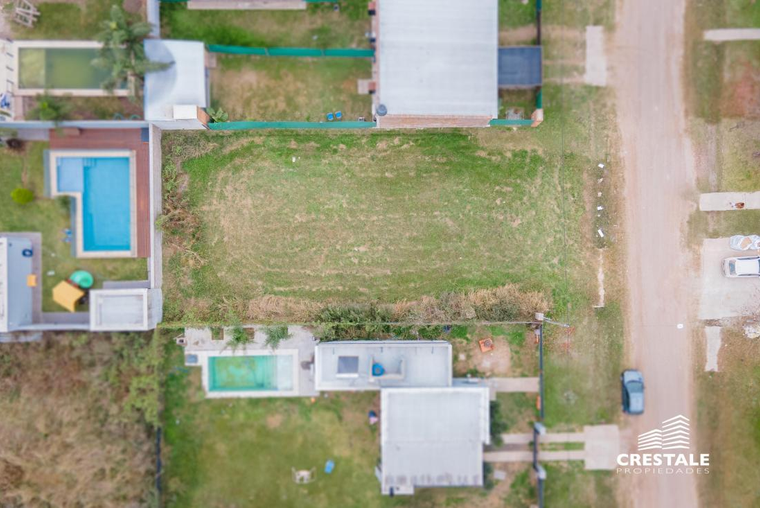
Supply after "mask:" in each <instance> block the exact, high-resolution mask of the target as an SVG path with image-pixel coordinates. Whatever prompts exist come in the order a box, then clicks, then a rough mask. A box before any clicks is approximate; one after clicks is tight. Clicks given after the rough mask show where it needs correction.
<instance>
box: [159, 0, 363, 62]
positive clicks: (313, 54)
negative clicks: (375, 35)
mask: <svg viewBox="0 0 760 508" xmlns="http://www.w3.org/2000/svg"><path fill="white" fill-rule="evenodd" d="M170 1H178V0H170ZM182 1H185V0H182ZM207 47H208V50H209V51H211V52H212V53H224V54H227V55H258V56H294V57H310V58H329V57H332V58H374V56H375V50H374V49H371V48H326V49H322V48H286V47H275V48H260V47H253V46H229V45H226V44H208V45H207Z"/></svg>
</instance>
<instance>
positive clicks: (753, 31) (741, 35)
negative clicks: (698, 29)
mask: <svg viewBox="0 0 760 508" xmlns="http://www.w3.org/2000/svg"><path fill="white" fill-rule="evenodd" d="M703 35H704V38H705V40H706V41H713V42H728V41H758V40H760V28H720V29H716V30H705V32H704V34H703Z"/></svg>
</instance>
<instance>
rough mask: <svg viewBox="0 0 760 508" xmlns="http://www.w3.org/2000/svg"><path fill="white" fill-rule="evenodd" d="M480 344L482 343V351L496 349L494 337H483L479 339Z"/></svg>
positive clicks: (486, 351)
mask: <svg viewBox="0 0 760 508" xmlns="http://www.w3.org/2000/svg"><path fill="white" fill-rule="evenodd" d="M478 344H480V352H481V353H488V352H489V351H493V349H494V345H493V340H492V339H481V340H479V341H478Z"/></svg>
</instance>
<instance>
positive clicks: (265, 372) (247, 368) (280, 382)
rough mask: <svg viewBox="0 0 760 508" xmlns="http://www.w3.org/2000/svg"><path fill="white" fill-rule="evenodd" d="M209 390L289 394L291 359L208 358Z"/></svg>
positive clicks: (269, 356)
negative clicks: (283, 392) (286, 392)
mask: <svg viewBox="0 0 760 508" xmlns="http://www.w3.org/2000/svg"><path fill="white" fill-rule="evenodd" d="M208 388H209V391H291V390H293V356H291V355H254V356H211V357H209V359H208Z"/></svg>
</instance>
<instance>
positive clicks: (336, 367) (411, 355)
mask: <svg viewBox="0 0 760 508" xmlns="http://www.w3.org/2000/svg"><path fill="white" fill-rule="evenodd" d="M373 366H374V369H373ZM314 368H315V388H316V389H317V390H352V391H356V390H379V389H380V388H388V387H446V386H451V376H452V363H451V344H449V343H448V342H446V341H404V340H391V341H337V342H323V343H321V344H319V345H317V347H316V352H315V364H314ZM373 370H374V372H373Z"/></svg>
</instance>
